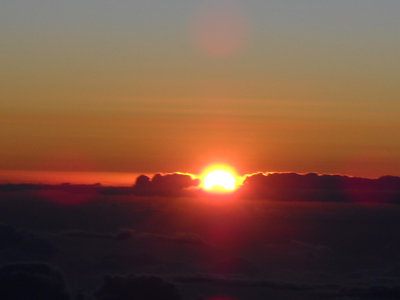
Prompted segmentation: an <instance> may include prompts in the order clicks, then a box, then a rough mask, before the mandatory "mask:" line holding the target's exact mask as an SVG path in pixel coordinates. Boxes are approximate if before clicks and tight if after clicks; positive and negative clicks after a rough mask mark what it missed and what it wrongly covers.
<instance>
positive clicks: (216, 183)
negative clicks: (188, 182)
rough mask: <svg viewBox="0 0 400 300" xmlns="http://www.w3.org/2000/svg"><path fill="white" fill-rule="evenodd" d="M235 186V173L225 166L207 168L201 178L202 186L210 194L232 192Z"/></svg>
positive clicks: (236, 181) (236, 180) (236, 182)
mask: <svg viewBox="0 0 400 300" xmlns="http://www.w3.org/2000/svg"><path fill="white" fill-rule="evenodd" d="M237 185H238V179H237V176H236V173H235V172H234V171H233V170H232V169H231V168H228V167H226V166H213V167H209V168H207V169H206V171H205V172H204V173H203V176H202V186H203V188H204V189H205V190H207V191H210V192H218V193H219V192H232V191H234V190H235V189H236V188H237Z"/></svg>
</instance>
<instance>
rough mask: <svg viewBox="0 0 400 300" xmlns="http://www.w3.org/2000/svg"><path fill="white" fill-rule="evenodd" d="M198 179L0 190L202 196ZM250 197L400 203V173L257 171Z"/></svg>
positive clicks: (248, 181)
mask: <svg viewBox="0 0 400 300" xmlns="http://www.w3.org/2000/svg"><path fill="white" fill-rule="evenodd" d="M199 184H200V181H199V179H195V178H192V177H191V176H190V175H187V174H180V173H173V174H155V175H154V176H153V177H152V178H149V177H148V176H145V175H141V176H139V177H138V178H137V180H136V182H135V184H134V185H133V186H132V187H112V186H102V185H100V184H95V185H71V184H68V183H65V184H61V185H40V184H4V185H0V191H18V190H19V191H23V190H38V191H40V190H53V191H61V192H68V193H73V194H82V193H93V194H104V195H135V196H162V197H178V196H180V197H184V196H187V197H189V196H203V194H204V192H203V191H202V190H201V189H200V188H198V186H199ZM234 194H235V195H237V196H240V197H243V198H250V199H268V200H282V201H323V202H380V203H400V177H395V176H383V177H380V178H377V179H369V178H359V177H349V176H343V175H318V174H315V173H309V174H297V173H272V174H263V173H257V174H252V175H248V176H246V178H245V180H244V181H243V185H242V186H240V187H239V188H238V190H237V191H235V193H234Z"/></svg>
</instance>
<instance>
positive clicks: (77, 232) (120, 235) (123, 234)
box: [59, 230, 132, 241]
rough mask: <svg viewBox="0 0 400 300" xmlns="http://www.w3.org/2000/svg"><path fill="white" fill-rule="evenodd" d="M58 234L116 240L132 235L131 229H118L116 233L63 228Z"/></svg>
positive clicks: (125, 238) (122, 239)
mask: <svg viewBox="0 0 400 300" xmlns="http://www.w3.org/2000/svg"><path fill="white" fill-rule="evenodd" d="M59 235H62V236H66V237H71V238H86V239H105V240H116V241H124V240H127V239H129V238H130V237H131V236H132V232H131V231H127V230H124V231H120V232H118V233H103V232H92V231H85V230H65V231H61V232H60V233H59Z"/></svg>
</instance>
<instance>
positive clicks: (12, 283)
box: [0, 263, 70, 300]
mask: <svg viewBox="0 0 400 300" xmlns="http://www.w3.org/2000/svg"><path fill="white" fill-rule="evenodd" d="M0 295H1V298H2V299H7V300H21V299H24V300H39V299H40V300H54V299H57V300H69V299H70V296H69V293H68V290H67V285H66V282H65V279H64V275H63V273H62V272H61V271H60V270H59V269H57V268H56V267H54V266H51V265H48V264H43V263H15V264H8V265H5V266H3V267H1V268H0Z"/></svg>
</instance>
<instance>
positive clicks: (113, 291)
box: [93, 275, 182, 300]
mask: <svg viewBox="0 0 400 300" xmlns="http://www.w3.org/2000/svg"><path fill="white" fill-rule="evenodd" d="M93 295H94V297H95V299H96V300H128V299H129V300H154V299H157V300H181V299H182V296H181V295H180V292H179V290H178V288H177V287H176V286H175V285H173V284H171V283H169V282H166V281H164V280H163V279H162V278H160V277H156V276H135V275H127V276H105V277H104V279H103V283H102V284H101V286H100V287H99V288H98V289H97V290H96V291H95V292H94V293H93Z"/></svg>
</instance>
